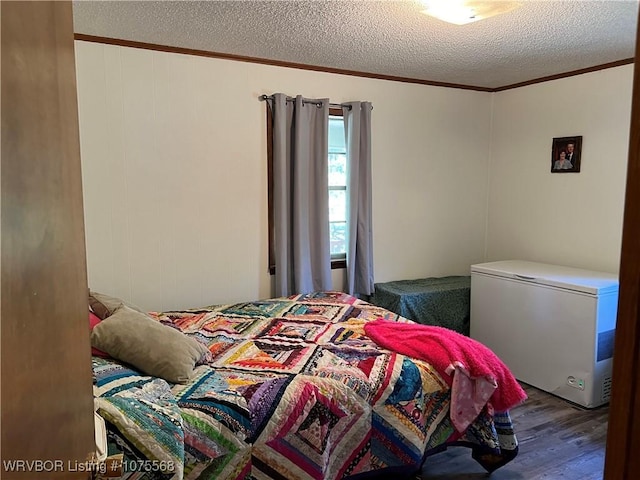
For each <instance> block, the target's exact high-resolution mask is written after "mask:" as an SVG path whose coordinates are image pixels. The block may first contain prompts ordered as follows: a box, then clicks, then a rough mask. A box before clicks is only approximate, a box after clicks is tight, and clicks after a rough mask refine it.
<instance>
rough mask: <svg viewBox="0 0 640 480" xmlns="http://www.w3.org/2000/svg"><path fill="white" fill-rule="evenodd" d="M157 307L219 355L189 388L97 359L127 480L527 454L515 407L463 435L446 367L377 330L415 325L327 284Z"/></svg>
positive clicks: (399, 465) (308, 472)
mask: <svg viewBox="0 0 640 480" xmlns="http://www.w3.org/2000/svg"><path fill="white" fill-rule="evenodd" d="M149 315H150V316H151V317H152V319H153V321H154V322H156V323H158V324H159V325H162V327H163V328H166V327H170V328H171V329H173V330H175V331H177V332H180V334H181V335H184V336H185V337H188V338H190V339H193V340H196V341H197V342H198V344H200V345H205V346H206V350H208V352H207V354H206V355H204V356H203V358H201V359H199V360H198V361H197V362H196V364H194V367H193V372H192V374H191V375H190V377H189V378H188V380H186V381H183V382H182V383H172V382H170V381H167V380H165V379H163V378H160V377H157V376H153V375H148V374H145V373H144V372H143V371H140V370H139V369H137V368H135V367H133V366H132V365H130V364H128V363H125V362H122V361H118V360H115V359H114V358H108V354H104V353H103V355H102V356H95V355H94V356H93V357H92V359H93V360H92V363H93V374H94V396H95V405H96V410H97V412H98V414H99V415H101V416H102V417H103V418H104V419H105V421H106V426H107V431H108V439H109V445H110V452H109V453H110V455H114V454H115V455H118V454H119V455H121V456H120V457H119V458H120V459H121V460H120V461H121V468H120V470H119V471H118V474H119V475H120V476H121V478H129V479H140V478H146V479H158V480H165V479H166V480H169V479H171V480H180V479H183V478H184V479H230V480H235V479H247V480H248V479H255V480H260V479H274V480H275V479H285V480H295V479H343V478H348V479H352V480H357V479H367V478H376V477H378V478H389V476H390V475H391V474H393V475H394V476H397V477H400V478H401V477H407V478H411V477H412V476H415V475H416V474H417V473H419V471H420V469H421V466H422V464H423V462H424V461H428V457H429V456H430V455H433V454H435V453H437V452H440V451H442V450H445V449H446V448H447V447H449V446H454V445H463V446H467V447H470V449H471V454H472V455H473V458H475V459H476V460H477V461H478V462H479V463H480V464H481V465H482V466H483V467H484V468H485V469H486V470H487V471H489V472H491V471H493V470H495V469H496V468H499V467H500V466H502V465H504V464H506V463H507V462H509V461H511V460H512V459H513V458H514V457H515V456H516V454H517V451H518V444H517V440H516V436H515V434H514V431H513V425H512V422H511V419H510V416H509V412H508V411H502V412H498V411H495V412H493V411H492V409H491V408H490V405H487V406H486V407H485V408H483V409H482V411H481V412H480V413H479V415H478V416H477V418H475V420H473V421H472V423H471V424H470V425H469V426H468V427H467V428H466V429H465V430H464V431H462V432H459V431H457V430H456V428H454V426H453V425H452V421H451V419H450V415H449V409H450V404H451V386H450V384H451V382H450V381H448V380H447V379H446V378H445V375H443V374H442V373H439V372H438V371H437V370H436V369H435V368H434V367H433V366H432V365H430V364H429V363H428V362H426V361H424V360H420V359H417V358H410V357H408V356H405V355H402V354H400V353H397V352H392V351H389V350H386V349H384V348H381V347H380V346H379V345H377V344H376V343H374V342H373V341H372V340H371V338H369V337H368V336H367V335H366V334H365V324H367V322H372V321H379V320H380V319H384V320H386V321H393V322H398V324H402V323H412V322H410V321H409V320H407V319H405V318H403V317H400V316H398V315H396V314H394V313H392V312H390V311H388V310H385V309H383V308H381V307H376V306H374V305H372V304H369V303H367V302H365V301H363V300H359V299H357V298H355V297H352V296H349V295H346V294H344V293H340V292H316V293H312V294H306V295H295V296H291V297H288V298H276V299H269V300H261V301H255V302H247V303H239V304H234V305H217V306H211V307H207V308H201V309H193V310H185V311H172V312H162V313H151V314H149ZM110 321H111V320H110V319H109V318H106V319H105V320H103V322H102V323H103V324H107V323H108V322H110ZM94 331H95V330H94ZM93 343H94V342H93V334H92V344H93ZM94 346H95V345H94ZM173 351H175V349H173ZM105 357H107V358H105ZM112 468H113V469H115V467H112ZM102 473H103V474H104V473H105V472H104V471H102ZM113 475H114V473H113V472H110V473H106V476H105V478H114V477H113Z"/></svg>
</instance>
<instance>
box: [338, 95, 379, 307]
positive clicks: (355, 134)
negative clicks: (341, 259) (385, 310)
mask: <svg viewBox="0 0 640 480" xmlns="http://www.w3.org/2000/svg"><path fill="white" fill-rule="evenodd" d="M371 110H372V107H371V103H369V102H350V103H347V104H344V106H343V107H342V112H343V115H344V122H345V125H344V126H345V137H346V142H347V191H348V195H349V200H348V205H349V206H348V212H347V225H348V228H349V235H348V246H347V293H349V294H351V295H372V294H373V291H374V282H373V235H372V221H371Z"/></svg>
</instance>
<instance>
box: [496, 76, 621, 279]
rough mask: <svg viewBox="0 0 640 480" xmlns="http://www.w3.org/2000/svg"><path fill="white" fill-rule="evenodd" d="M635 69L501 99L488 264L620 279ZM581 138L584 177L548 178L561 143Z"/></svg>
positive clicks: (500, 95)
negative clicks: (524, 263) (559, 268)
mask: <svg viewBox="0 0 640 480" xmlns="http://www.w3.org/2000/svg"><path fill="white" fill-rule="evenodd" d="M632 81H633V65H627V66H623V67H617V68H612V69H607V70H602V71H598V72H593V73H588V74H584V75H580V76H576V77H569V78H565V79H561V80H555V81H551V82H545V83H540V84H536V85H531V86H528V87H522V88H518V89H514V90H507V91H504V92H499V93H497V94H495V95H494V106H493V131H492V136H491V163H490V183H489V192H490V194H489V208H488V212H489V216H488V235H487V260H488V261H493V260H503V259H522V260H532V261H540V262H545V263H554V264H560V265H569V266H574V267H579V268H587V269H593V270H602V271H607V272H614V273H617V272H618V270H619V262H620V242H621V234H622V215H623V209H624V190H625V179H626V167H627V155H628V145H629V125H630V118H631V117H630V115H631V87H632ZM577 135H582V137H583V140H582V159H581V171H580V173H563V174H558V173H554V174H552V173H550V167H551V143H552V139H553V138H554V137H568V136H577Z"/></svg>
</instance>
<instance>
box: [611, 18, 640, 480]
mask: <svg viewBox="0 0 640 480" xmlns="http://www.w3.org/2000/svg"><path fill="white" fill-rule="evenodd" d="M636 52H640V29H639V30H638V33H637V34H636ZM629 137H630V139H629V163H628V166H627V186H626V194H625V209H624V222H623V231H622V251H621V255H620V298H619V302H618V320H617V325H616V344H615V355H614V357H613V385H612V395H611V403H610V415H609V428H608V432H607V449H606V454H605V470H604V480H626V479H630V478H637V477H638V474H640V454H639V452H640V438H639V437H638V434H639V433H640V67H639V66H638V62H637V61H636V63H635V66H634V78H633V99H632V103H631V127H630V136H629ZM634 432H635V435H634Z"/></svg>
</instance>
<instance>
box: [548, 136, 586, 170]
mask: <svg viewBox="0 0 640 480" xmlns="http://www.w3.org/2000/svg"><path fill="white" fill-rule="evenodd" d="M581 154H582V137H560V138H554V139H553V144H552V145H551V173H577V172H579V171H580V157H581Z"/></svg>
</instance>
